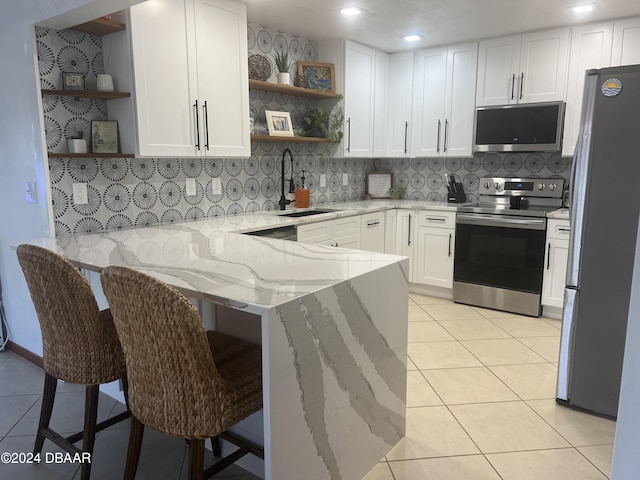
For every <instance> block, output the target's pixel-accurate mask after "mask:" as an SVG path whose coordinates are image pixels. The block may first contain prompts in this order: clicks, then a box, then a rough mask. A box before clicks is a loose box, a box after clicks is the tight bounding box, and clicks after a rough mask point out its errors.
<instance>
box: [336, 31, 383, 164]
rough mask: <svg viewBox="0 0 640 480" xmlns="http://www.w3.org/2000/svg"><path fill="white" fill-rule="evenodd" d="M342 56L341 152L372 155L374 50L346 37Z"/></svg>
mask: <svg viewBox="0 0 640 480" xmlns="http://www.w3.org/2000/svg"><path fill="white" fill-rule="evenodd" d="M344 58H345V65H344V113H345V117H344V118H345V131H344V142H343V143H344V155H345V156H346V157H372V156H373V125H374V122H373V118H374V102H375V94H374V88H375V86H374V81H375V63H376V52H375V50H374V49H373V48H369V47H365V46H364V45H360V44H357V43H354V42H349V41H347V42H346V44H345V56H344Z"/></svg>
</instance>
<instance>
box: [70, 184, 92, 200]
mask: <svg viewBox="0 0 640 480" xmlns="http://www.w3.org/2000/svg"><path fill="white" fill-rule="evenodd" d="M72 188H73V203H74V204H75V205H86V204H87V203H89V195H88V194H87V184H86V183H74V184H72Z"/></svg>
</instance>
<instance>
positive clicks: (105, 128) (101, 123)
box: [91, 120, 118, 153]
mask: <svg viewBox="0 0 640 480" xmlns="http://www.w3.org/2000/svg"><path fill="white" fill-rule="evenodd" d="M91 151H92V152H93V153H118V122H116V121H114V120H94V121H93V122H91Z"/></svg>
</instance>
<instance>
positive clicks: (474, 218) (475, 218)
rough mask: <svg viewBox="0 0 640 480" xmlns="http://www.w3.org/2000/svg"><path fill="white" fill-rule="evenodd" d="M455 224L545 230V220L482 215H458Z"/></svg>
mask: <svg viewBox="0 0 640 480" xmlns="http://www.w3.org/2000/svg"><path fill="white" fill-rule="evenodd" d="M456 223H460V224H465V225H480V226H485V227H507V228H520V229H523V230H545V229H546V228H547V220H546V219H545V218H513V217H508V216H504V215H491V214H482V213H474V214H465V213H458V218H457V220H456Z"/></svg>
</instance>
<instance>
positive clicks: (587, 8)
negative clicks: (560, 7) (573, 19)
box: [569, 3, 594, 13]
mask: <svg viewBox="0 0 640 480" xmlns="http://www.w3.org/2000/svg"><path fill="white" fill-rule="evenodd" d="M569 8H571V10H573V11H574V12H575V13H588V12H592V11H593V9H594V6H593V3H589V4H587V5H576V6H575V7H569Z"/></svg>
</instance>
